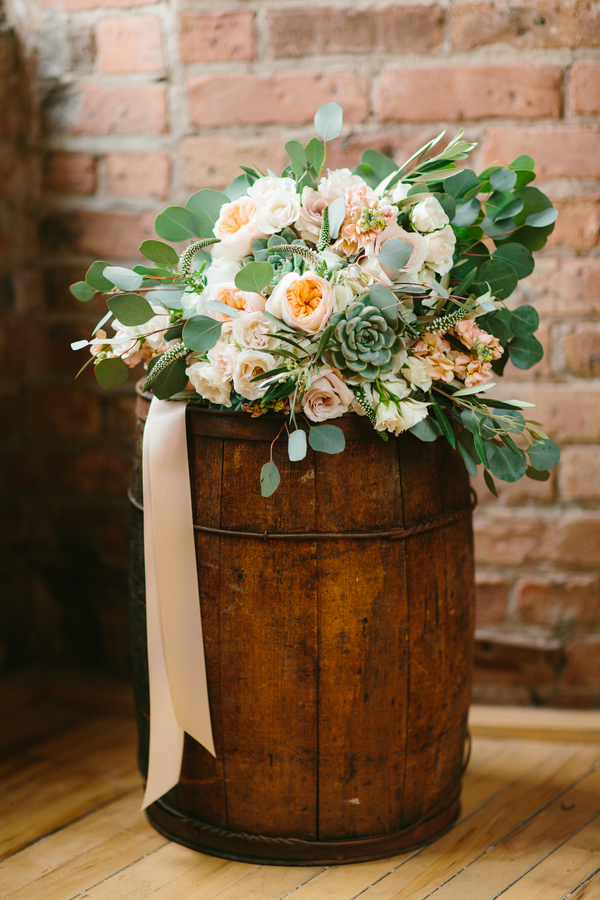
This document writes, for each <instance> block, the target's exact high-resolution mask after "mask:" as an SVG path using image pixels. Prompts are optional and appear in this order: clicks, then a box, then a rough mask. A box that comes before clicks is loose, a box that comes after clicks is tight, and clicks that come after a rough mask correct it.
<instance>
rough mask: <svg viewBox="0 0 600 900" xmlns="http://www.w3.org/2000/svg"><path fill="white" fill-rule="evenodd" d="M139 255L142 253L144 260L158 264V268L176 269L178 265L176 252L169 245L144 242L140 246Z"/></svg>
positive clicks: (160, 242)
mask: <svg viewBox="0 0 600 900" xmlns="http://www.w3.org/2000/svg"><path fill="white" fill-rule="evenodd" d="M140 253H143V255H144V256H145V257H146V259H150V260H152V262H155V263H158V265H159V266H162V265H167V266H173V267H176V266H178V265H179V257H178V255H177V252H176V251H175V250H174V249H173V247H171V246H170V244H163V242H162V241H144V242H143V243H142V245H141V246H140Z"/></svg>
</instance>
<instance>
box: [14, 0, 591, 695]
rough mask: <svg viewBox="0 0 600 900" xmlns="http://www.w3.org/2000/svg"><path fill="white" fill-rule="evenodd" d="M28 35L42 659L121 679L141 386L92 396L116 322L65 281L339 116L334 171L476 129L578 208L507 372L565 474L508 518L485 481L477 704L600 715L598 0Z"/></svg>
mask: <svg viewBox="0 0 600 900" xmlns="http://www.w3.org/2000/svg"><path fill="white" fill-rule="evenodd" d="M11 21H12V22H13V24H14V25H15V27H16V29H17V31H18V32H19V34H20V36H21V39H22V41H23V43H24V45H25V48H26V54H27V58H28V59H29V60H30V65H31V66H32V72H33V74H32V78H33V79H34V81H35V85H34V87H35V93H36V97H37V98H38V100H39V127H37V126H36V128H34V129H33V131H32V134H31V137H30V142H29V143H30V148H29V150H30V154H31V155H32V158H33V159H34V162H35V164H34V165H33V164H32V165H33V169H32V171H33V174H32V175H31V185H30V190H31V191H32V192H33V194H34V196H33V198H32V200H31V201H30V207H31V210H32V215H34V216H35V217H36V219H37V223H38V232H37V237H36V239H35V240H32V241H31V243H30V258H29V260H28V265H27V273H26V274H27V278H26V279H24V280H23V284H22V287H21V289H20V290H21V294H20V295H19V296H20V298H21V299H20V300H19V299H18V301H17V302H20V303H21V304H22V305H21V308H22V309H23V310H24V309H27V315H26V317H25V318H26V323H25V325H26V333H27V337H28V341H27V348H28V349H26V350H24V351H23V355H22V357H21V363H20V364H22V365H23V366H24V374H23V388H22V395H21V398H20V401H19V408H20V409H21V411H22V423H21V427H22V429H23V434H24V436H25V437H24V440H25V446H26V449H27V452H26V453H24V459H25V465H26V475H27V478H28V488H27V492H26V495H25V496H26V502H25V506H24V509H25V510H26V512H27V514H28V515H29V516H30V528H31V535H32V538H33V540H32V542H31V545H30V550H29V553H30V556H29V559H30V572H31V576H32V586H33V587H32V589H33V594H32V598H33V599H32V601H31V602H32V603H33V606H34V609H35V616H34V617H35V622H36V623H38V632H39V634H40V637H39V640H38V644H39V645H43V646H46V647H49V648H50V652H54V653H56V654H58V655H60V654H67V655H68V654H69V653H70V654H71V655H73V654H75V655H79V657H80V658H83V659H86V660H88V661H89V662H91V663H94V664H104V665H106V666H108V667H112V668H113V669H121V670H123V669H124V668H125V666H126V637H125V626H124V591H125V588H124V567H125V557H124V551H123V545H124V542H125V532H126V508H125V504H124V501H123V492H124V489H125V487H126V485H127V481H128V454H129V447H130V438H131V422H132V398H131V391H130V389H129V388H126V387H124V388H123V389H122V390H121V391H120V392H119V391H118V392H116V393H113V394H111V395H110V396H107V395H105V394H104V393H103V392H102V391H101V390H100V389H99V388H98V387H97V386H96V384H95V383H94V381H93V377H90V376H89V370H88V373H86V374H85V375H84V377H83V378H82V379H81V380H80V381H78V382H77V383H74V382H73V374H74V370H75V368H76V365H77V362H76V360H75V358H74V356H73V355H71V352H70V350H69V346H68V345H69V341H70V340H73V339H76V338H78V337H80V336H85V335H86V334H87V333H88V331H89V328H90V325H93V324H94V323H95V321H96V319H97V317H98V315H99V312H100V305H99V304H98V305H96V307H95V308H93V309H92V308H90V307H89V306H87V307H83V306H80V305H77V303H76V302H75V301H74V300H73V299H72V298H70V296H69V295H68V293H67V285H68V284H69V282H70V281H73V280H75V279H76V278H79V277H81V275H82V273H83V271H84V269H85V267H86V265H87V264H88V263H89V262H91V261H92V260H94V259H110V260H122V261H123V262H128V261H129V262H133V261H135V260H136V259H137V256H136V248H137V246H138V244H139V243H140V242H141V241H142V240H144V239H145V238H148V237H150V236H151V234H152V223H153V218H154V215H155V213H156V212H157V211H159V210H160V209H161V208H163V207H164V206H165V205H166V201H170V202H182V201H185V199H186V197H187V196H188V195H189V193H191V192H192V191H194V190H196V189H198V188H200V187H215V188H219V187H223V186H224V185H225V184H226V183H227V182H228V181H229V179H230V178H231V177H232V176H233V175H234V174H235V172H236V166H237V164H238V163H240V162H241V163H245V162H250V161H254V162H256V163H257V164H258V165H259V166H266V165H270V166H271V167H272V168H275V169H276V168H277V167H280V166H282V165H283V164H284V156H283V149H282V147H283V143H284V142H285V140H287V139H290V138H292V137H293V138H298V139H301V140H302V139H306V138H308V137H310V136H311V135H312V128H311V120H312V116H313V114H314V111H315V109H316V107H317V106H318V105H320V104H321V103H324V102H327V101H329V100H332V99H335V100H337V101H339V102H340V103H341V104H342V105H343V106H344V110H345V120H346V123H347V124H346V127H345V131H344V135H343V137H342V138H341V139H340V140H338V141H337V142H336V145H335V148H334V151H333V159H332V162H333V163H334V164H338V165H340V164H343V165H350V166H352V165H354V164H355V162H356V161H357V157H358V155H359V154H360V152H361V151H362V149H364V148H365V147H368V146H375V147H377V148H378V149H381V150H383V151H385V152H388V153H391V154H392V155H393V156H394V157H395V158H397V159H398V160H402V159H403V158H404V157H406V156H407V155H409V154H410V153H412V152H413V151H414V150H415V149H416V148H417V147H418V146H419V145H420V144H421V143H423V142H424V141H425V140H426V139H428V138H429V137H431V136H433V135H434V134H436V133H437V132H438V131H439V130H441V128H442V127H448V128H449V129H450V130H451V131H453V130H455V129H457V128H458V127H459V126H461V127H464V128H465V130H466V132H467V134H468V136H469V137H470V138H473V139H475V140H478V141H479V142H480V145H479V149H478V151H477V159H476V162H477V163H478V164H479V165H483V164H484V163H486V162H491V161H493V160H497V159H501V160H504V161H510V160H511V159H512V158H513V157H514V156H516V155H518V154H519V153H522V152H527V153H530V154H531V155H533V156H534V157H535V159H536V161H537V164H538V170H539V172H540V174H541V178H542V179H543V181H544V188H545V190H547V191H548V193H549V194H550V196H551V197H552V198H553V199H554V201H555V202H556V203H557V205H558V206H559V208H560V211H561V216H560V218H559V220H558V224H557V227H556V230H555V232H554V234H553V236H552V238H551V241H550V243H549V245H548V247H547V249H546V250H544V251H543V252H542V253H541V254H540V258H539V264H538V268H537V270H536V272H535V274H534V275H533V276H532V277H531V278H530V279H528V280H527V281H526V282H524V283H523V284H522V289H521V293H520V296H519V298H517V300H516V301H515V302H518V300H519V299H521V300H524V299H526V300H527V301H528V302H533V303H534V304H535V305H536V306H537V308H538V309H539V311H540V314H541V316H542V322H543V328H542V339H543V341H544V343H545V345H546V352H547V355H546V358H545V360H544V362H543V363H542V364H540V365H539V366H538V367H537V368H536V369H535V370H533V372H532V373H521V372H519V371H517V370H516V369H514V368H513V367H511V366H510V365H509V366H508V368H507V378H506V381H507V384H505V385H504V386H503V388H502V391H503V393H504V395H505V396H508V395H510V396H517V397H518V396H521V397H523V398H524V399H532V400H533V401H534V402H536V403H537V404H538V408H537V410H536V414H537V415H536V417H539V419H540V420H541V421H543V422H545V423H546V424H547V428H548V431H549V433H550V435H551V436H552V437H554V438H555V439H556V440H557V441H559V442H560V444H561V446H562V448H563V460H562V462H561V464H560V466H559V468H558V469H557V470H555V471H554V473H553V476H552V478H551V480H550V481H549V482H547V483H534V482H529V481H527V482H526V483H520V484H518V485H515V486H507V485H503V486H502V491H501V498H500V501H493V500H491V499H490V500H488V497H487V496H486V491H485V488H483V487H482V486H480V485H477V489H478V493H479V496H480V500H481V505H480V509H479V511H478V513H477V516H476V521H477V560H478V608H479V622H480V640H479V644H478V660H479V667H478V678H477V685H476V696H477V697H478V698H480V699H481V698H485V699H490V700H508V701H515V702H531V701H533V702H542V703H578V704H590V703H595V702H598V700H600V666H599V663H598V660H599V659H600V654H599V653H598V652H597V651H598V649H600V646H599V645H600V597H599V587H598V556H599V553H598V548H599V547H600V451H599V447H598V443H599V442H600V380H599V376H600V351H599V349H598V348H599V346H600V343H599V339H600V318H599V315H600V291H599V285H600V258H599V256H598V234H599V229H600V129H599V127H598V113H599V112H600V51H599V49H598V48H599V46H600V8H599V7H598V4H596V3H590V2H588V0H570V2H564V0H563V2H561V0H539V2H537V3H535V2H528V0H521V2H519V3H518V4H512V3H506V2H502V0H499V2H445V0H444V2H438V3H436V2H435V0H434V2H427V3H415V2H412V3H410V2H389V0H388V2H386V0H380V2H372V3H365V2H362V0H348V2H346V3H344V2H337V0H332V2H330V3H329V4H325V3H319V2H318V0H304V2H303V3H296V2H294V0H287V2H286V3H284V4H282V3H276V2H272V0H243V2H236V0H223V2H219V3H217V2H215V0H171V2H169V3H167V2H157V3H146V2H145V0H24V2H22V3H20V4H19V5H18V7H17V5H15V6H14V8H13V9H12V12H11ZM8 345H9V347H10V348H11V349H12V346H13V343H12V342H11V340H10V338H9V339H8ZM34 510H36V512H35V514H34ZM40 622H41V625H40V624H39V623H40Z"/></svg>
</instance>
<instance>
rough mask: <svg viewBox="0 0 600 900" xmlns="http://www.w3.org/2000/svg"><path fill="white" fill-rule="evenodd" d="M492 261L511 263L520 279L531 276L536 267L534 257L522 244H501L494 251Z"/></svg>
mask: <svg viewBox="0 0 600 900" xmlns="http://www.w3.org/2000/svg"><path fill="white" fill-rule="evenodd" d="M492 259H501V260H504V262H507V263H509V264H510V265H511V266H512V267H513V269H514V270H515V272H516V273H517V277H518V278H519V279H521V278H527V276H528V275H531V273H532V272H533V269H534V266H535V263H534V261H533V256H532V255H531V253H530V252H529V250H528V249H527V247H524V246H523V245H522V244H515V243H513V244H511V243H508V244H501V245H500V246H499V247H497V248H496V250H494V252H493V254H492Z"/></svg>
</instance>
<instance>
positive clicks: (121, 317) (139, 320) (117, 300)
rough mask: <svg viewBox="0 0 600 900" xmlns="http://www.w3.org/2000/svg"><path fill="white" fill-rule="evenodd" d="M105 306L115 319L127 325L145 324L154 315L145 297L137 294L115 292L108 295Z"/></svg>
mask: <svg viewBox="0 0 600 900" xmlns="http://www.w3.org/2000/svg"><path fill="white" fill-rule="evenodd" d="M107 306H108V308H109V309H110V311H111V312H112V313H113V315H114V317H115V319H118V321H119V322H120V323H121V324H122V325H127V326H135V325H145V323H146V322H149V321H150V319H152V318H154V316H155V315H156V313H155V312H154V310H153V309H152V307H151V306H150V304H149V303H148V301H147V300H146V298H145V297H140V295H139V294H116V295H115V296H114V297H109V299H108V300H107Z"/></svg>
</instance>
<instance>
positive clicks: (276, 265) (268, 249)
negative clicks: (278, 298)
mask: <svg viewBox="0 0 600 900" xmlns="http://www.w3.org/2000/svg"><path fill="white" fill-rule="evenodd" d="M286 231H289V229H286ZM290 234H291V235H292V238H293V240H297V238H296V237H295V235H294V233H293V232H290ZM278 244H283V245H284V246H286V245H287V241H285V240H283V239H282V238H280V237H279V236H277V237H274V238H268V239H267V238H256V239H255V240H254V241H253V242H252V251H253V257H254V260H255V262H268V263H271V265H272V266H273V271H274V272H275V275H274V277H273V278H272V279H271V284H272V285H275V284H278V283H279V282H280V281H281V279H282V278H283V276H284V275H287V274H288V272H296V273H297V274H298V275H302V273H303V272H304V270H305V268H306V264H305V262H304V260H303V259H302V257H301V256H297V255H296V254H295V253H294V254H293V255H290V254H289V253H278V252H277V246H278Z"/></svg>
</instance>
